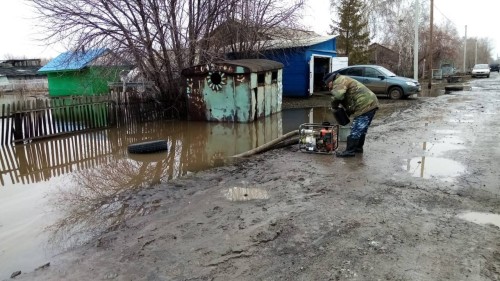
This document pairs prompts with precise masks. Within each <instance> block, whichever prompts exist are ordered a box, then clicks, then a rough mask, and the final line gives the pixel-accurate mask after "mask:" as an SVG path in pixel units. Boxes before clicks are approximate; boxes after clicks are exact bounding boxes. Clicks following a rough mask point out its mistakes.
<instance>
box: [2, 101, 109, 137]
mask: <svg viewBox="0 0 500 281" xmlns="http://www.w3.org/2000/svg"><path fill="white" fill-rule="evenodd" d="M0 110H1V112H0V118H1V119H0V145H7V144H11V143H12V142H14V143H24V142H28V141H31V140H37V139H43V138H48V137H55V136H60V135H64V134H69V133H74V132H78V131H86V130H92V129H102V128H106V127H109V126H111V125H114V124H115V123H116V108H115V104H114V103H113V102H112V101H111V100H110V99H109V96H107V95H106V96H78V97H65V98H51V99H37V100H27V101H18V102H15V103H12V104H2V107H1V109H0Z"/></svg>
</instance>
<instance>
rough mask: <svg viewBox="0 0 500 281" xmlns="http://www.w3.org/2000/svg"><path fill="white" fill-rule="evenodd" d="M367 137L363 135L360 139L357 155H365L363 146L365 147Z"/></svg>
mask: <svg viewBox="0 0 500 281" xmlns="http://www.w3.org/2000/svg"><path fill="white" fill-rule="evenodd" d="M365 137H366V135H365V134H363V135H361V137H360V138H359V142H358V146H356V150H355V152H356V153H363V145H365Z"/></svg>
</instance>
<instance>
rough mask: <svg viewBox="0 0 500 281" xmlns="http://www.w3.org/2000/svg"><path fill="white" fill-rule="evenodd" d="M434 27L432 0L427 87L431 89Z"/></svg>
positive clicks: (432, 5) (432, 3)
mask: <svg viewBox="0 0 500 281" xmlns="http://www.w3.org/2000/svg"><path fill="white" fill-rule="evenodd" d="M433 27H434V0H431V32H430V40H429V84H428V85H427V88H428V89H429V90H430V89H431V88H432V49H433V47H432V37H434V35H433V34H432V31H433Z"/></svg>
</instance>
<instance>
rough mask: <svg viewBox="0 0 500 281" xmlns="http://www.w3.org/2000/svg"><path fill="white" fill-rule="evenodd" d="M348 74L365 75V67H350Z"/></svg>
mask: <svg viewBox="0 0 500 281" xmlns="http://www.w3.org/2000/svg"><path fill="white" fill-rule="evenodd" d="M347 75H350V76H363V68H361V67H353V68H350V69H349V70H348V71H347Z"/></svg>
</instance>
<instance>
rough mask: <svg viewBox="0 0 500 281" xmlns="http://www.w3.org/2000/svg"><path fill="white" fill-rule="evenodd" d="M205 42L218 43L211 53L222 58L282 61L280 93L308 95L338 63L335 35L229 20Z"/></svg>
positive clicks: (291, 95)
mask: <svg viewBox="0 0 500 281" xmlns="http://www.w3.org/2000/svg"><path fill="white" fill-rule="evenodd" d="M206 41H207V42H211V43H210V44H209V45H213V46H217V48H216V49H215V50H212V52H213V53H214V55H216V56H220V57H222V58H224V59H232V60H236V59H249V58H259V59H268V60H273V61H278V62H281V63H282V64H283V65H284V68H283V96H289V97H308V96H310V95H312V94H313V93H314V92H318V91H322V90H325V89H324V85H323V84H324V83H323V76H324V75H325V74H327V73H329V72H331V71H333V70H336V69H338V67H337V66H339V60H338V58H337V51H336V36H335V35H329V36H321V35H319V34H317V33H315V32H313V31H308V30H299V29H290V28H283V27H273V28H264V27H262V26H258V25H256V26H252V25H250V26H249V25H248V23H242V22H241V21H238V20H228V21H226V22H223V23H221V24H220V25H219V26H218V27H217V28H216V29H215V30H214V31H213V32H212V33H211V34H210V35H209V36H208V38H207V39H206ZM340 61H341V62H342V66H347V64H346V62H347V61H346V60H345V58H342V59H341V60H340ZM344 62H345V63H344ZM344 64H345V65H344Z"/></svg>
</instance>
